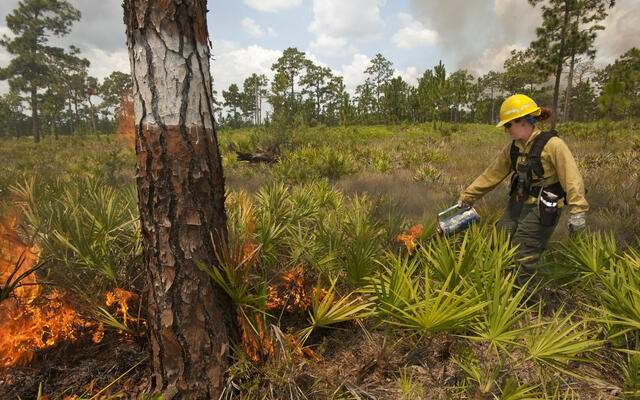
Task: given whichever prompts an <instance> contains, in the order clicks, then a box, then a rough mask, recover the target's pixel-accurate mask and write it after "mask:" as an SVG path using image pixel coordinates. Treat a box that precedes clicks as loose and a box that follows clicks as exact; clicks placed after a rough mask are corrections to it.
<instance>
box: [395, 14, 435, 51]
mask: <svg viewBox="0 0 640 400" xmlns="http://www.w3.org/2000/svg"><path fill="white" fill-rule="evenodd" d="M398 17H399V18H400V22H401V23H402V25H403V27H402V28H401V29H400V30H398V32H396V33H395V34H394V35H393V43H394V44H395V45H396V46H398V47H400V48H402V49H414V48H416V47H424V46H433V45H434V44H436V43H437V42H438V32H436V31H432V30H430V29H427V28H425V27H424V25H422V23H421V22H419V21H416V20H415V19H413V17H412V16H411V15H409V14H406V13H400V14H398Z"/></svg>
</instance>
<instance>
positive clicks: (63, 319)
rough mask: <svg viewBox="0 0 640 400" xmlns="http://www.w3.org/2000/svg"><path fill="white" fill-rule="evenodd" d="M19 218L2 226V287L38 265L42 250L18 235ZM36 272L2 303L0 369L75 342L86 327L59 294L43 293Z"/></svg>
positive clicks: (53, 291)
mask: <svg viewBox="0 0 640 400" xmlns="http://www.w3.org/2000/svg"><path fill="white" fill-rule="evenodd" d="M15 225H16V218H8V219H6V220H5V221H4V222H1V223H0V286H2V287H5V286H7V285H11V283H12V281H15V279H16V277H17V276H19V275H20V274H22V273H26V272H28V271H30V270H31V269H32V268H33V267H34V266H35V265H36V263H37V262H38V257H39V255H40V250H39V249H38V247H37V246H31V247H30V246H27V245H26V244H24V243H23V242H22V240H20V238H19V237H18V235H16V233H15V230H14V227H15ZM41 291H42V289H41V287H40V286H39V285H38V282H37V278H36V275H35V272H31V273H30V274H28V275H26V276H25V277H24V278H23V279H21V280H20V282H19V283H18V285H17V287H16V289H14V290H13V291H12V296H11V297H9V298H7V299H6V300H4V301H3V302H2V303H0V366H1V367H7V366H12V365H17V364H25V363H28V362H30V361H31V360H32V359H33V356H34V354H35V351H36V350H41V349H45V348H48V347H51V346H53V345H55V344H56V343H58V342H60V341H61V340H75V332H76V328H77V327H78V326H87V323H86V322H85V321H84V320H82V319H81V318H79V316H78V315H77V314H76V312H75V311H74V310H73V309H72V308H71V307H69V306H68V305H67V304H66V303H65V302H64V301H63V298H62V295H61V293H60V292H58V291H57V290H52V291H50V292H48V293H41Z"/></svg>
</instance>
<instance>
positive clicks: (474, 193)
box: [458, 130, 589, 214]
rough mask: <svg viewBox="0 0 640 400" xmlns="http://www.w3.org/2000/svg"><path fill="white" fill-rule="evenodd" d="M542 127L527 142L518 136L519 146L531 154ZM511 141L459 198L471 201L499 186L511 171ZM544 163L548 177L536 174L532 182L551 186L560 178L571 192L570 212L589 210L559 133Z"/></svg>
mask: <svg viewBox="0 0 640 400" xmlns="http://www.w3.org/2000/svg"><path fill="white" fill-rule="evenodd" d="M541 132H542V131H540V130H536V131H534V132H533V133H532V134H531V136H530V137H529V140H528V141H527V143H522V142H521V141H520V140H516V146H517V147H518V149H519V150H520V153H521V154H522V153H524V154H527V153H529V151H530V150H531V146H532V144H533V141H534V139H535V138H536V136H538V135H539V134H540V133H541ZM510 149H511V142H509V144H508V145H507V146H505V147H504V148H503V149H502V151H500V153H499V154H498V156H497V157H496V159H495V160H494V161H493V162H492V163H491V165H489V166H488V167H487V169H485V170H484V172H483V173H482V175H480V176H479V177H477V178H476V179H475V180H474V181H473V182H472V183H471V185H469V186H468V187H467V188H466V189H465V190H464V191H463V192H462V194H461V195H460V198H459V199H458V201H462V202H465V203H467V204H473V203H474V202H475V201H476V200H478V199H480V198H481V197H482V196H484V195H485V194H486V193H488V192H490V191H491V190H493V188H495V187H496V186H498V184H499V183H500V182H502V181H503V180H504V178H506V177H507V176H509V175H510V173H511V153H510ZM540 159H541V162H542V167H543V168H544V177H543V178H542V179H540V177H538V176H536V175H535V173H534V174H533V183H532V186H540V185H541V184H542V186H549V185H552V184H554V183H556V182H560V184H561V185H562V188H563V189H564V191H565V192H567V202H568V203H569V204H568V205H569V213H571V214H576V213H581V212H586V211H587V210H589V203H587V199H586V198H585V195H584V193H585V191H584V182H583V181H582V176H581V175H580V171H578V166H577V164H576V161H575V160H574V158H573V155H572V154H571V151H570V150H569V147H567V144H566V143H565V142H564V141H563V140H562V139H560V138H559V137H557V136H555V137H552V138H551V139H549V141H548V142H547V144H546V145H545V146H544V148H543V149H542V153H541V154H540ZM524 162H525V156H524V155H520V156H519V157H518V165H521V164H524ZM527 202H528V203H535V202H536V198H535V197H529V199H528V201H527Z"/></svg>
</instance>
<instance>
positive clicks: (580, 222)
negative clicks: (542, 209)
mask: <svg viewBox="0 0 640 400" xmlns="http://www.w3.org/2000/svg"><path fill="white" fill-rule="evenodd" d="M568 224H569V233H571V234H575V233H577V232H580V231H583V230H584V229H585V228H586V227H587V215H586V213H583V212H581V213H575V214H571V215H569V221H568Z"/></svg>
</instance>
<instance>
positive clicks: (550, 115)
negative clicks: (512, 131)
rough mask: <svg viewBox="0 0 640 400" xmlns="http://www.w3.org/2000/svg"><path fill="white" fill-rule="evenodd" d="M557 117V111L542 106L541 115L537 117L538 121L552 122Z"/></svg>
mask: <svg viewBox="0 0 640 400" xmlns="http://www.w3.org/2000/svg"><path fill="white" fill-rule="evenodd" d="M555 118H556V113H554V112H553V110H552V109H550V108H548V107H540V115H538V116H537V117H536V121H538V122H551V121H553V120H554V119H555Z"/></svg>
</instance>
